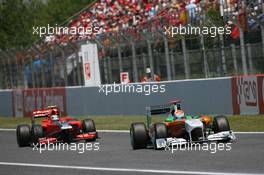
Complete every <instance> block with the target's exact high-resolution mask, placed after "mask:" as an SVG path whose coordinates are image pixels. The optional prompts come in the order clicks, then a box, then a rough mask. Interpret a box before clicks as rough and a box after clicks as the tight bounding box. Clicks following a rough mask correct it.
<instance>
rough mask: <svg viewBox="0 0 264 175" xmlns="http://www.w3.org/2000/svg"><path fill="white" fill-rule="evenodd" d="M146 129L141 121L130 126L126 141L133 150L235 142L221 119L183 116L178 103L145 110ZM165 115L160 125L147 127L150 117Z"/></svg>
mask: <svg viewBox="0 0 264 175" xmlns="http://www.w3.org/2000/svg"><path fill="white" fill-rule="evenodd" d="M146 113H147V127H146V125H145V124H144V123H143V122H137V123H132V124H131V128H130V140H131V145H132V148H133V149H141V148H146V147H147V146H149V145H153V146H154V149H161V148H166V147H167V146H172V145H183V144H189V143H203V142H211V141H217V142H221V141H222V142H229V141H233V140H235V138H236V137H235V135H234V133H233V132H232V131H231V130H230V126H229V122H228V120H227V118H226V117H225V116H216V117H211V116H205V115H202V116H191V115H185V113H184V111H183V110H182V109H181V102H180V100H174V101H171V102H170V104H166V105H159V106H151V107H147V108H146ZM165 113H167V114H168V117H167V118H166V119H165V120H164V121H163V122H160V123H154V124H151V118H152V117H151V116H152V115H158V114H165Z"/></svg>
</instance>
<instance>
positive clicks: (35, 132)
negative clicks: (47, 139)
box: [31, 125, 44, 144]
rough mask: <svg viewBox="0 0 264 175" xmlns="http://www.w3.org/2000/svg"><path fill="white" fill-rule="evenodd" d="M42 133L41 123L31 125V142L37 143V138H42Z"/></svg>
mask: <svg viewBox="0 0 264 175" xmlns="http://www.w3.org/2000/svg"><path fill="white" fill-rule="evenodd" d="M43 135H44V133H43V128H42V127H41V125H32V128H31V139H32V143H35V144H37V143H38V142H39V139H40V138H42V137H43Z"/></svg>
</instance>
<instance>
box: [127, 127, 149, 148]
mask: <svg viewBox="0 0 264 175" xmlns="http://www.w3.org/2000/svg"><path fill="white" fill-rule="evenodd" d="M130 142H131V146H132V148H133V149H143V148H146V147H147V143H148V133H147V129H146V125H145V124H144V123H141V122H140V123H132V124H131V127H130Z"/></svg>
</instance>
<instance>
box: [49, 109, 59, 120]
mask: <svg viewBox="0 0 264 175" xmlns="http://www.w3.org/2000/svg"><path fill="white" fill-rule="evenodd" d="M51 120H52V121H58V120H59V111H58V110H57V109H53V110H52V111H51Z"/></svg>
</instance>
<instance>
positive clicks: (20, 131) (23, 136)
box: [16, 125, 31, 147]
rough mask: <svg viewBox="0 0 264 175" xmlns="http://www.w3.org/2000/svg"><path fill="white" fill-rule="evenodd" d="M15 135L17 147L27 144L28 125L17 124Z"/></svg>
mask: <svg viewBox="0 0 264 175" xmlns="http://www.w3.org/2000/svg"><path fill="white" fill-rule="evenodd" d="M16 135H17V144H18V146H19V147H25V146H29V144H30V138H31V137H30V136H31V135H30V127H29V125H18V126H17V128H16Z"/></svg>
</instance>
